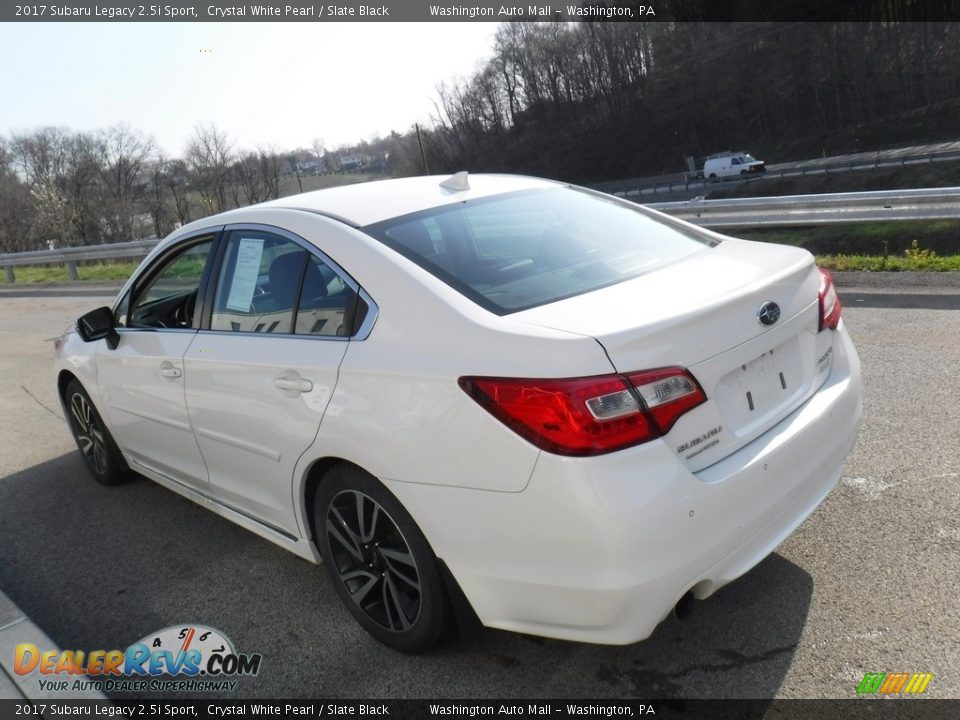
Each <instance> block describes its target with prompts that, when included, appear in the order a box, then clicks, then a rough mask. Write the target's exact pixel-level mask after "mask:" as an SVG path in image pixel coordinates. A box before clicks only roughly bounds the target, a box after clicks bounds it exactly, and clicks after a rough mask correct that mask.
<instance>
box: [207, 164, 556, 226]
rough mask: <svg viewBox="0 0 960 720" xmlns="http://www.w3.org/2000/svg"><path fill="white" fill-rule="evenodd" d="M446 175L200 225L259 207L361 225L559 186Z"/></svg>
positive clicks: (288, 202) (341, 189)
mask: <svg viewBox="0 0 960 720" xmlns="http://www.w3.org/2000/svg"><path fill="white" fill-rule="evenodd" d="M450 179H451V178H450V176H448V175H427V176H421V177H409V178H401V179H396V180H376V181H373V182H365V183H356V184H353V185H341V186H338V187H332V188H328V189H325V190H314V191H312V192H305V193H301V194H300V195H290V196H288V197H282V198H278V199H277V200H269V201H267V202H265V203H260V204H259V205H253V206H250V207H247V208H239V209H237V210H230V211H227V212H225V213H221V214H220V215H217V216H214V217H208V218H204V219H203V221H202V222H203V224H205V225H211V224H221V223H231V222H244V221H249V220H250V217H249V216H247V213H248V212H249V211H251V210H257V209H259V208H265V209H293V210H306V211H309V212H315V213H319V214H321V215H326V216H328V217H332V218H336V219H337V220H340V221H342V222H345V223H347V224H348V225H352V226H353V227H363V226H365V225H371V224H373V223H377V222H381V221H383V220H389V219H391V218H395V217H400V216H402V215H408V214H410V213H414V212H418V211H420V210H427V209H430V208H435V207H441V206H443V205H451V204H454V203H458V202H463V201H466V200H475V199H477V198H482V197H488V196H490V195H499V194H502V193H508V192H514V191H518V190H534V189H538V188H550V187H558V185H560V184H559V183H556V182H553V181H551V180H542V179H540V178H533V177H526V176H522V175H469V176H468V177H467V183H468V185H469V189H467V190H450V189H447V188H444V187H441V185H440V184H441V183H442V182H444V181H448V180H450Z"/></svg>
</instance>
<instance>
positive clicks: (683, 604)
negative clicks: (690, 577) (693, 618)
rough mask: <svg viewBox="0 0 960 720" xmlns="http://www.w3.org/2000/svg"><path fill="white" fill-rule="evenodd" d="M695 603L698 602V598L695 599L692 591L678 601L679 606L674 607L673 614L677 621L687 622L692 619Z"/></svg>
mask: <svg viewBox="0 0 960 720" xmlns="http://www.w3.org/2000/svg"><path fill="white" fill-rule="evenodd" d="M694 602H696V598H694V597H693V593H692V592H691V591H689V590H687V592H685V593H684V595H683V597H682V598H680V599H679V600H678V601H677V604H676V605H674V606H673V614H674V616H675V617H676V618H677V620H686V619H687V618H688V617H690V614H691V613H692V612H693V604H694Z"/></svg>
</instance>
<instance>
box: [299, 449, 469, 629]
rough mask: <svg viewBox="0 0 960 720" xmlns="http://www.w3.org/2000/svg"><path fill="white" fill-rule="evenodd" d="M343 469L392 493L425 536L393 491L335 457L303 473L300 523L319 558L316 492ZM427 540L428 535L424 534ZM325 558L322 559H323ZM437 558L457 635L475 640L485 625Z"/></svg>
mask: <svg viewBox="0 0 960 720" xmlns="http://www.w3.org/2000/svg"><path fill="white" fill-rule="evenodd" d="M340 465H348V466H351V467H355V468H357V469H358V470H360V471H361V472H363V473H366V474H367V475H369V476H370V477H372V478H374V479H375V480H376V481H377V482H378V483H380V485H381V486H383V488H384V490H386V491H387V492H388V493H390V494H391V495H392V496H393V497H394V499H396V501H397V502H398V503H400V505H402V506H403V507H404V509H405V510H406V511H407V513H408V514H409V515H410V517H411V518H413V521H414V522H415V523H417V527H419V528H420V532H421V533H422V532H423V527H422V525H421V523H419V522H418V521H417V519H416V517H415V516H414V515H413V513H411V512H410V510H409V508H407V507H406V505H404V504H403V502H402V501H401V500H400V498H398V497H397V496H396V495H394V494H393V493H392V492H390V489H389V488H388V487H386V485H384V484H383V482H382V481H381V480H380V478H378V477H377V476H376V475H375V474H374V473H371V472H370V471H369V470H367V469H366V468H364V467H362V466H361V465H358V464H357V463H355V462H351V461H350V460H347V459H345V458H341V457H336V456H327V457H322V458H317V459H315V460H313V461H312V462H310V464H309V465H308V466H307V469H306V470H305V471H304V473H303V481H302V483H301V488H300V493H299V501H300V513H301V522H302V523H303V527H304V528H306V530H307V532H308V533H309V537H308V538H307V539H308V540H309V541H310V542H311V543H312V544H313V546H314V548H315V549H316V552H317V554H318V555H320V554H321V553H320V544H319V543H318V542H317V528H316V522H315V518H314V513H313V505H314V502H315V500H316V497H317V492H318V491H319V490H320V486H321V485H322V484H323V478H324V476H325V475H326V474H327V473H328V472H329V471H330V470H331V469H332V468H334V467H337V466H340ZM424 537H426V535H425V534H424ZM426 540H427V543H428V544H429V545H430V549H431V551H433V543H431V542H430V538H429V537H426ZM321 557H322V555H321ZM434 557H435V558H436V559H437V565H438V568H439V571H440V577H441V579H442V581H443V584H444V587H445V589H446V592H447V598H448V599H449V600H450V603H451V605H452V606H453V610H454V619H455V621H456V626H457V632H458V634H459V635H460V637H461V638H468V637H471V636H473V635H474V634H475V633H476V632H477V631H478V630H479V629H480V628H481V627H482V626H483V625H482V623H481V622H480V619H479V617H478V615H477V613H476V611H475V610H474V609H473V606H472V605H471V604H470V600H469V599H468V598H467V596H466V594H465V593H464V592H463V589H462V588H461V587H460V584H459V583H458V582H457V579H456V578H455V577H454V575H453V573H452V572H451V571H450V568H449V567H448V565H447V563H446V561H445V560H444V559H443V558H442V557H439V556H438V555H437V554H436V552H435V551H434Z"/></svg>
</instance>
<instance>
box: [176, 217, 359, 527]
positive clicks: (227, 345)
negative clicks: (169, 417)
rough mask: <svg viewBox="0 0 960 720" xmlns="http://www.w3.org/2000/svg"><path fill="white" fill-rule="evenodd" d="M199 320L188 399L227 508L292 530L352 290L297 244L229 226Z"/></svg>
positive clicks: (216, 491) (274, 233) (216, 492)
mask: <svg viewBox="0 0 960 720" xmlns="http://www.w3.org/2000/svg"><path fill="white" fill-rule="evenodd" d="M219 255H220V257H219V258H218V260H217V263H218V264H217V271H216V272H215V274H214V276H213V278H212V281H211V282H212V285H211V289H212V293H211V302H210V303H209V308H208V310H207V311H206V317H205V318H204V321H203V327H202V329H201V331H200V333H199V334H198V337H197V340H196V342H195V343H193V345H191V347H190V348H189V350H188V351H187V353H186V356H185V357H184V371H185V375H186V400H187V407H188V410H189V414H190V420H191V422H192V425H193V428H194V431H195V433H196V436H197V442H198V443H199V446H200V449H201V451H202V453H203V457H204V460H205V461H206V465H207V467H208V469H209V476H210V492H211V494H212V495H213V496H214V497H215V498H216V499H217V500H218V501H220V502H222V503H223V504H225V505H227V506H229V507H231V508H233V509H234V510H237V511H239V512H241V513H243V514H245V515H247V516H249V517H252V518H255V519H256V520H258V521H260V522H261V523H263V524H265V525H267V526H269V527H271V528H273V529H275V530H279V531H282V532H285V533H288V534H296V533H297V524H296V522H295V520H294V517H293V512H292V503H293V498H292V489H291V481H292V475H293V469H294V466H295V465H296V462H297V459H298V458H299V457H300V455H301V454H302V453H303V452H304V451H305V450H306V449H307V448H308V447H309V446H310V444H311V443H312V442H313V440H314V438H315V437H316V435H317V431H318V429H319V427H320V421H321V419H322V418H323V414H324V411H325V410H326V407H327V403H328V402H329V401H330V397H331V396H332V394H333V390H334V387H335V386H336V383H337V374H338V371H339V367H340V362H341V360H342V359H343V356H344V354H345V352H346V349H347V344H348V340H349V335H350V324H351V320H352V313H353V311H354V308H355V306H356V297H357V293H356V289H357V288H356V287H355V285H351V283H350V281H348V280H347V279H345V277H344V275H343V273H342V271H340V270H339V268H338V267H336V266H335V265H334V264H333V263H332V262H331V261H330V260H329V259H327V258H325V257H322V256H321V255H320V254H319V253H318V252H317V251H316V250H315V249H311V246H309V245H308V244H307V243H305V242H304V241H303V240H302V239H300V238H298V237H296V236H294V235H292V234H290V233H287V232H285V231H282V230H279V229H277V228H268V227H265V226H256V225H249V226H232V227H228V228H227V229H226V231H225V240H224V242H223V243H222V249H221V251H220V253H219Z"/></svg>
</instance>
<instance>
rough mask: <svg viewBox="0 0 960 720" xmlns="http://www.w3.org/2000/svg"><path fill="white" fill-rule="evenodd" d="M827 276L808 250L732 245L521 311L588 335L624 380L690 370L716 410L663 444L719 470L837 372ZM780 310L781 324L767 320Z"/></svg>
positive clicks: (681, 425) (686, 422)
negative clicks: (827, 326)
mask: <svg viewBox="0 0 960 720" xmlns="http://www.w3.org/2000/svg"><path fill="white" fill-rule="evenodd" d="M819 284H820V274H819V271H818V270H817V268H816V266H815V265H814V262H813V258H812V256H811V255H810V254H809V253H808V252H806V251H805V250H801V249H798V248H793V247H787V246H781V245H773V244H766V243H754V242H748V241H744V240H733V239H728V240H724V241H723V242H722V243H721V244H719V245H718V246H716V247H713V248H709V249H704V250H703V251H701V252H699V253H696V254H695V255H691V256H689V257H687V258H685V259H683V260H682V261H680V262H677V263H674V264H672V265H669V266H667V267H664V268H661V269H659V270H656V271H654V272H651V273H649V274H647V275H644V276H642V277H639V278H635V279H633V280H629V281H627V282H623V283H619V284H617V285H613V286H611V287H607V288H603V289H601V290H596V291H594V292H590V293H585V294H583V295H579V296H576V297H572V298H567V299H565V300H561V301H559V302H555V303H551V304H549V305H544V306H541V307H537V308H533V309H530V310H525V311H523V312H520V313H516V314H514V315H512V318H514V319H516V320H522V321H525V322H529V323H532V324H535V325H541V326H545V327H551V328H555V329H560V330H566V331H569V332H575V333H579V334H583V335H589V336H591V337H594V338H596V340H597V341H598V342H599V343H600V344H601V345H602V346H603V348H604V350H605V351H606V353H607V356H608V357H609V359H610V362H611V363H612V364H613V366H614V368H615V369H616V371H617V372H620V373H624V374H626V373H631V372H636V371H640V370H647V369H653V368H658V367H667V366H680V367H684V368H687V369H688V370H689V371H690V372H691V373H692V374H693V376H694V377H695V378H696V379H697V381H698V382H699V383H700V385H701V387H702V388H703V390H704V391H705V393H706V395H707V402H706V403H704V404H703V405H700V406H699V407H697V408H694V409H693V410H691V411H690V412H688V413H687V414H685V415H684V416H683V417H681V418H680V419H679V420H678V421H677V423H676V425H675V426H674V427H673V429H672V430H671V431H670V432H669V433H668V434H667V435H666V437H665V438H664V440H665V442H667V444H668V445H670V447H671V448H672V449H673V450H674V451H675V452H676V453H677V455H678V457H679V458H680V459H681V461H682V462H684V464H685V465H686V466H687V467H688V468H689V469H690V470H692V471H697V470H700V469H702V468H704V467H707V466H708V465H711V464H713V463H714V462H717V461H718V460H720V459H722V458H724V457H726V456H727V455H729V454H730V453H732V452H734V451H736V450H737V449H739V448H740V447H742V446H743V445H745V444H746V443H748V442H750V440H752V439H754V438H755V437H757V436H758V435H760V434H761V433H763V432H764V431H765V430H767V429H769V428H770V427H771V426H772V425H774V424H775V423H777V422H778V421H779V420H781V419H782V418H783V417H785V416H786V415H787V414H789V413H790V412H791V411H792V410H794V409H795V408H796V407H797V406H799V405H800V404H801V403H803V401H804V400H806V399H807V398H808V397H809V396H810V395H811V394H812V393H813V392H814V391H815V390H816V388H817V387H819V386H820V384H822V382H823V380H825V379H826V376H827V375H828V374H829V359H830V358H829V352H828V348H829V346H832V333H831V332H823V333H819V332H818V323H819V304H818V289H819ZM771 302H772V303H776V305H777V306H778V307H779V311H780V313H779V318H778V319H777V320H776V321H775V322H773V323H772V324H770V325H766V324H763V323H762V322H761V321H760V320H759V318H758V312H759V311H760V309H761V307H763V306H765V305H766V304H767V303H771Z"/></svg>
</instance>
